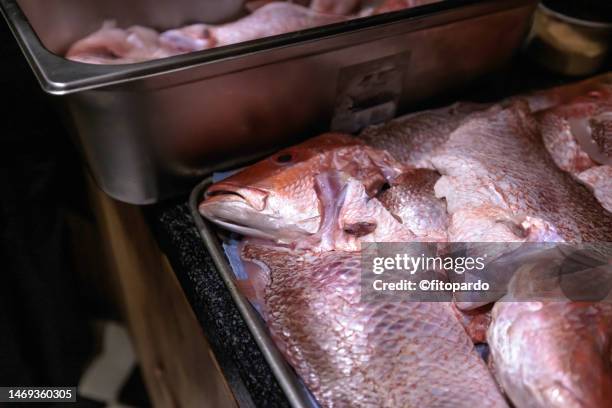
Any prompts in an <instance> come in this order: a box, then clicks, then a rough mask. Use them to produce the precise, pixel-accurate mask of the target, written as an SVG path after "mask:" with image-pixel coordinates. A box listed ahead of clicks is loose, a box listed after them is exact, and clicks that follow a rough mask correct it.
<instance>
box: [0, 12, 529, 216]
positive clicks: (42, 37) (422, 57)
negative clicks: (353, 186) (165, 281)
mask: <svg viewBox="0 0 612 408" xmlns="http://www.w3.org/2000/svg"><path fill="white" fill-rule="evenodd" d="M202 3H203V2H199V1H198V0H180V1H172V2H170V1H169V0H166V1H157V0H135V1H134V2H130V3H129V4H130V6H129V7H126V2H125V1H122V0H105V1H104V2H100V1H97V0H46V1H40V0H0V9H1V10H2V13H3V15H4V17H5V18H6V19H7V21H8V23H9V25H10V27H11V29H12V31H13V33H14V34H15V37H16V38H17V40H18V42H19V44H20V46H21V48H22V49H23V51H24V54H25V55H26V57H27V59H28V61H29V62H30V65H31V66H32V68H33V70H34V73H35V74H36V76H37V77H38V80H39V82H40V83H41V85H42V87H43V89H44V90H46V91H47V92H48V93H51V94H56V95H64V96H63V97H62V98H61V102H62V104H63V106H64V108H65V111H66V118H67V121H68V123H69V125H70V127H71V129H73V130H74V134H75V137H76V139H77V141H78V144H79V145H80V146H81V149H82V151H83V154H84V156H85V158H86V160H87V162H88V164H89V167H90V169H91V171H92V173H93V175H94V178H95V179H96V181H97V182H98V184H99V185H100V187H101V188H102V189H103V190H104V191H106V192H107V193H108V194H110V195H111V196H113V197H115V198H117V199H119V200H122V201H127V202H131V203H134V204H146V203H152V202H156V201H158V200H160V199H162V198H165V197H168V196H171V195H173V194H176V193H179V192H184V191H188V189H189V188H191V187H192V186H193V185H194V184H195V183H196V180H198V179H201V177H202V176H204V175H207V174H210V173H211V172H212V171H215V170H218V169H223V168H229V167H234V166H236V165H237V164H238V163H240V162H241V161H242V160H244V159H248V158H253V157H256V156H258V155H260V154H262V153H263V152H265V151H267V150H268V149H271V148H273V147H278V146H279V145H288V144H291V143H295V142H296V141H297V140H298V139H301V138H303V137H306V136H308V135H312V134H315V133H317V132H320V131H322V130H326V129H328V128H330V127H334V128H336V129H339V130H355V129H354V128H357V127H359V126H362V125H364V124H367V123H369V122H372V121H380V120H384V119H389V118H390V117H391V116H394V115H396V114H398V113H402V112H404V111H406V110H407V109H408V108H410V106H412V105H414V103H415V102H417V101H421V100H424V99H426V98H430V97H432V96H434V95H435V94H438V93H440V92H442V91H444V90H447V89H449V88H452V87H456V86H460V85H462V84H465V83H466V82H467V81H469V80H472V79H474V78H476V77H478V76H479V75H481V74H483V73H486V72H488V71H491V70H493V69H495V68H496V67H499V66H500V65H502V64H503V63H504V62H505V61H507V60H508V59H509V58H510V56H511V55H512V54H513V52H514V51H515V50H516V49H517V48H518V47H519V46H520V44H521V43H522V40H523V38H524V36H525V34H526V32H527V30H528V27H529V25H530V20H531V15H532V12H533V10H534V8H535V4H536V3H537V1H535V0H481V1H477V0H446V1H444V2H441V3H436V4H431V5H427V6H423V7H417V8H414V9H408V10H402V11H398V12H394V13H388V14H383V15H378V16H372V17H368V18H364V19H357V20H352V21H349V22H345V23H339V24H333V25H329V26H324V27H318V28H313V29H309V30H304V31H300V32H297V33H290V34H285V35H280V36H275V37H270V38H264V39H260V40H255V41H250V42H246V43H242V44H237V45H233V46H228V47H221V48H218V49H211V50H206V51H201V52H196V53H192V54H186V55H181V56H176V57H172V58H166V59H161V60H156V61H148V62H143V63H139V64H125V65H119V66H100V65H90V64H82V63H77V62H72V61H68V60H66V59H64V58H62V57H61V55H62V54H63V53H64V52H65V51H66V49H67V47H68V45H69V44H70V43H71V42H73V41H75V40H77V39H79V38H81V37H82V36H84V35H85V34H87V33H88V32H91V31H93V30H95V29H97V28H98V27H99V26H100V25H101V23H102V21H103V20H104V19H106V18H110V17H120V18H119V24H121V25H129V24H135V23H139V24H143V25H150V26H153V27H156V28H159V29H165V28H170V27H174V26H179V25H181V24H184V23H187V22H191V21H194V20H202V21H211V20H212V19H213V17H212V16H210V15H206V13H207V11H206V9H205V8H203V7H202V6H201V4H202ZM204 3H206V2H204Z"/></svg>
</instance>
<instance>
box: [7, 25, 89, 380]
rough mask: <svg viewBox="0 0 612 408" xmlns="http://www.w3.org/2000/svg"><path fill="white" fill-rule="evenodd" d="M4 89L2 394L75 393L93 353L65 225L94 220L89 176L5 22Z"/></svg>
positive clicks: (85, 302) (84, 300)
mask: <svg viewBox="0 0 612 408" xmlns="http://www.w3.org/2000/svg"><path fill="white" fill-rule="evenodd" d="M0 90H1V95H2V104H1V105H0V106H1V108H0V109H1V110H0V385H2V386H11V385H20V386H67V385H76V384H77V383H78V380H79V377H80V373H81V370H82V368H83V367H84V365H85V364H86V363H87V362H88V359H89V358H90V356H91V355H92V353H93V351H94V345H95V341H94V336H93V332H92V330H91V327H90V326H89V324H88V321H89V319H90V317H91V313H93V311H92V310H91V309H90V308H89V307H88V304H89V303H90V302H89V300H88V299H87V293H84V291H82V290H80V287H79V283H78V280H77V278H76V275H75V271H74V267H73V265H72V260H71V259H72V257H71V256H70V252H69V250H68V248H69V246H68V245H67V243H68V242H69V240H70V239H71V237H70V234H69V229H68V228H67V225H66V222H65V218H64V215H65V214H66V213H67V211H77V212H80V213H84V215H85V216H87V214H86V206H85V205H84V204H83V202H84V197H85V195H84V191H85V190H84V188H83V180H81V178H80V174H81V168H80V165H79V163H78V161H77V155H76V152H75V150H74V148H73V146H72V144H71V143H70V142H69V140H68V137H67V135H66V132H65V131H64V129H63V127H62V126H61V124H60V123H59V121H58V117H57V115H56V112H55V110H54V106H53V104H51V103H50V102H51V101H50V100H49V99H48V97H47V96H45V95H44V94H43V93H42V92H41V91H40V88H39V86H38V83H37V82H36V81H35V79H34V76H33V74H32V72H31V70H30V68H29V66H28V65H27V63H26V61H25V59H24V57H23V55H22V54H21V52H20V50H19V48H18V47H17V43H16V42H15V41H14V39H13V37H12V35H11V33H10V31H9V30H8V27H7V26H6V24H5V22H4V20H3V19H1V18H0Z"/></svg>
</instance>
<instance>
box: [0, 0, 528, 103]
mask: <svg viewBox="0 0 612 408" xmlns="http://www.w3.org/2000/svg"><path fill="white" fill-rule="evenodd" d="M200 3H201V2H200ZM529 3H531V4H534V3H535V1H533V0H446V1H442V2H440V3H434V4H429V5H425V6H421V7H416V8H411V9H405V10H400V11H396V12H392V13H386V14H381V15H375V16H371V17H365V18H359V19H355V20H350V21H346V22H342V23H337V24H332V25H327V26H322V27H315V28H311V29H308V30H303V31H299V32H294V33H288V34H283V35H278V36H273V37H267V38H262V39H258V40H254V41H248V42H244V43H241V44H236V45H231V46H226V47H219V48H213V49H210V50H204V51H199V52H194V53H190V54H184V55H179V56H175V57H170V58H164V59H159V60H154V61H147V62H142V63H137V64H123V65H113V66H108V65H93V64H83V63H79V62H74V61H69V60H67V59H65V58H63V57H62V56H61V55H62V54H63V52H65V51H66V49H67V47H68V45H69V44H70V43H72V42H74V41H76V40H78V39H79V38H81V37H82V36H84V35H86V34H87V33H88V32H91V31H93V30H95V29H97V28H99V27H100V25H101V23H102V21H103V20H104V19H107V18H112V17H119V23H120V24H122V25H128V24H136V23H138V24H142V25H150V26H153V27H156V28H160V29H167V28H172V27H176V26H178V25H180V24H185V23H188V22H193V21H195V20H201V21H211V18H212V20H214V16H213V17H211V16H206V15H203V14H202V13H204V14H205V13H206V11H204V10H202V7H201V6H198V1H197V0H180V1H174V2H168V1H156V0H138V1H136V2H135V3H134V4H132V2H130V7H125V2H124V1H122V0H107V1H105V2H104V7H103V8H100V6H99V4H100V2H97V1H96V0H81V1H74V0H46V1H35V0H0V10H1V11H2V14H3V15H4V17H5V18H6V20H7V21H8V23H9V26H10V27H11V30H12V31H13V33H14V35H15V37H16V38H17V41H18V42H19V45H20V46H21V48H22V50H23V52H24V53H25V55H26V57H27V59H28V61H29V63H30V65H31V66H32V68H33V70H34V72H35V74H36V76H37V78H38V80H39V82H40V84H41V86H42V87H43V89H44V90H45V91H46V92H48V93H51V94H57V95H62V94H68V93H74V92H78V91H83V90H89V89H94V88H99V87H105V86H109V85H114V84H119V83H123V82H127V81H132V80H136V79H144V78H148V77H152V76H156V75H161V74H164V73H168V72H176V71H180V70H184V69H187V68H189V67H194V66H202V65H206V66H207V68H208V69H207V71H208V74H209V75H210V76H214V75H219V74H222V73H227V72H233V71H237V70H241V69H246V68H251V67H254V66H257V65H262V64H263V63H265V64H269V63H273V62H275V61H280V60H284V59H287V58H294V57H297V56H303V55H309V54H312V53H315V52H317V53H320V52H322V51H326V50H331V49H335V48H341V47H343V46H347V45H350V44H354V43H356V42H363V41H373V40H376V39H380V38H385V37H389V36H393V35H397V34H399V33H404V32H408V31H414V30H419V29H422V28H424V27H432V26H436V25H441V24H445V23H448V22H450V21H456V20H460V19H462V18H468V17H474V16H478V15H485V14H488V13H491V12H495V11H499V10H503V9H508V8H513V7H518V6H520V5H525V4H529ZM171 10H172V12H170V11H171ZM198 10H200V12H199V14H198ZM205 10H206V9H205ZM128 11H129V17H122V15H125V13H127V12H128ZM406 21H411V22H412V24H409V25H407V24H404V23H405V22H406ZM307 44H316V46H315V47H314V48H313V47H309V46H306V45H307Z"/></svg>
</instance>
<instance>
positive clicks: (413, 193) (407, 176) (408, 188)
mask: <svg viewBox="0 0 612 408" xmlns="http://www.w3.org/2000/svg"><path fill="white" fill-rule="evenodd" d="M439 179H440V174H439V173H437V172H435V171H432V170H425V169H414V170H406V171H405V172H404V173H402V174H401V175H400V176H399V177H397V178H396V179H395V180H393V185H391V186H390V188H389V189H388V190H385V191H383V192H382V193H380V194H379V195H378V196H377V199H378V200H379V201H380V202H381V204H382V205H383V206H384V207H385V208H386V209H387V210H388V211H389V212H390V213H392V214H393V215H395V216H396V217H397V218H399V219H400V221H401V222H402V224H403V225H405V226H406V227H408V228H409V229H410V230H411V231H412V232H413V233H414V234H415V235H416V236H418V237H421V239H423V240H434V241H446V240H447V238H448V236H447V229H448V213H447V211H446V202H444V200H441V199H439V198H438V197H436V195H435V192H434V186H435V184H436V182H437V181H438V180H439Z"/></svg>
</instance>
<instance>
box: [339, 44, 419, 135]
mask: <svg viewBox="0 0 612 408" xmlns="http://www.w3.org/2000/svg"><path fill="white" fill-rule="evenodd" d="M409 58H410V53H403V54H400V55H397V56H392V57H387V58H381V59H379V60H374V61H368V62H365V63H362V64H357V65H354V66H350V67H346V68H343V69H342V70H340V73H339V76H338V96H337V97H336V107H335V112H334V117H333V119H332V124H331V130H333V131H342V132H349V133H353V132H358V131H359V130H361V129H363V128H365V127H366V126H369V125H374V124H378V123H381V122H384V121H388V120H391V119H393V118H394V117H395V114H396V112H397V105H398V103H399V100H400V96H401V95H402V87H403V77H404V72H405V68H404V67H405V66H406V65H407V64H408V59H409Z"/></svg>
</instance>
